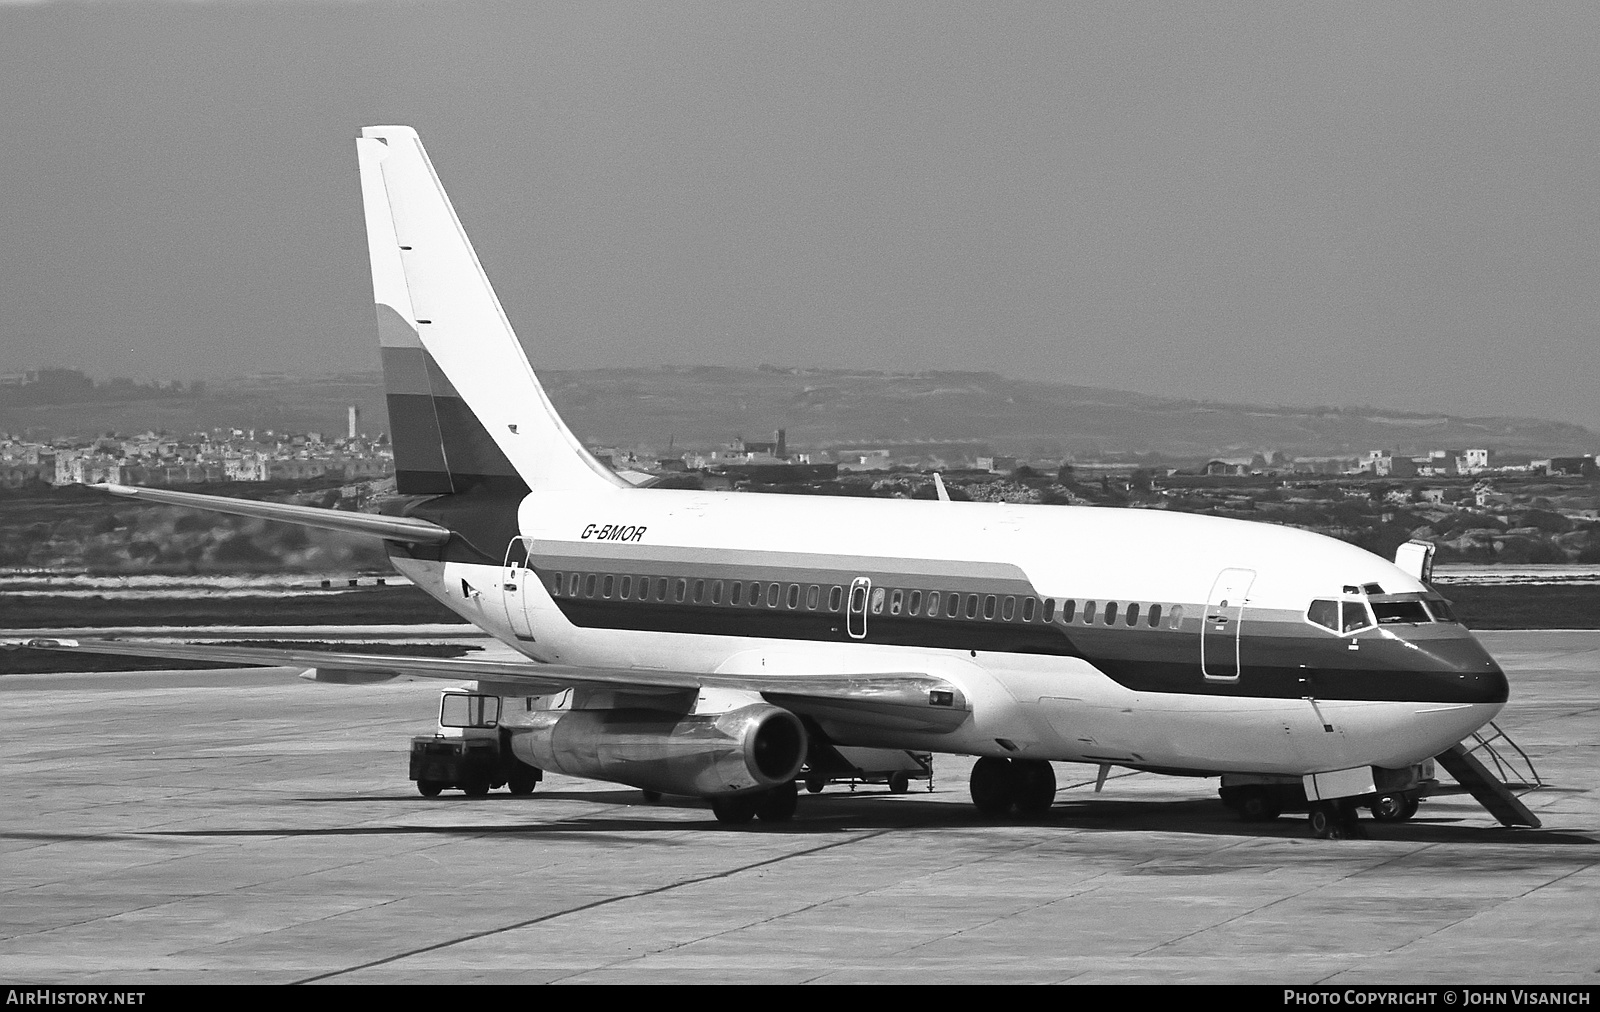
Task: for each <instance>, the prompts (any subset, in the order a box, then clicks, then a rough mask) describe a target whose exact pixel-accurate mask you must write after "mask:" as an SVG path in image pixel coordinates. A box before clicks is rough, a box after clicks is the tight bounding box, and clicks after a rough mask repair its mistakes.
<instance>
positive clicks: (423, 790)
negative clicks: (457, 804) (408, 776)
mask: <svg viewBox="0 0 1600 1012" xmlns="http://www.w3.org/2000/svg"><path fill="white" fill-rule="evenodd" d="M442 790H444V784H441V783H439V782H438V781H437V780H418V781H417V793H418V794H420V795H422V796H423V797H425V798H437V797H438V796H439V792H440V791H442Z"/></svg>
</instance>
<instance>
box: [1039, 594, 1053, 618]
mask: <svg viewBox="0 0 1600 1012" xmlns="http://www.w3.org/2000/svg"><path fill="white" fill-rule="evenodd" d="M1055 617H1056V599H1055V598H1053V597H1047V598H1045V599H1044V615H1043V616H1042V618H1043V619H1044V620H1045V621H1046V622H1053V621H1055Z"/></svg>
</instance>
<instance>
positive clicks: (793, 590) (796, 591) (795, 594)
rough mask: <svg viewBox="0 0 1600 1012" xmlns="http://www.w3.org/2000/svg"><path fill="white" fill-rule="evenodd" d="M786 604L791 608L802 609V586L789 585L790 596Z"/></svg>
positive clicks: (785, 601) (796, 584)
mask: <svg viewBox="0 0 1600 1012" xmlns="http://www.w3.org/2000/svg"><path fill="white" fill-rule="evenodd" d="M784 604H786V605H788V606H789V607H790V608H798V607H800V585H799V584H798V583H791V584H789V596H788V597H787V598H786V599H785V600H784Z"/></svg>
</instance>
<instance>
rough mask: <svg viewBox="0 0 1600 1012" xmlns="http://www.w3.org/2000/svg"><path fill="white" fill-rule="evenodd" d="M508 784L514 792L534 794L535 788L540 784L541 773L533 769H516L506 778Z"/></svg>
mask: <svg viewBox="0 0 1600 1012" xmlns="http://www.w3.org/2000/svg"><path fill="white" fill-rule="evenodd" d="M506 786H507V787H508V788H510V790H511V793H512V794H517V795H523V794H532V793H533V789H534V788H535V787H538V786H539V774H538V772H537V771H532V770H516V771H514V772H513V773H512V774H511V776H510V777H509V778H508V779H507V780H506Z"/></svg>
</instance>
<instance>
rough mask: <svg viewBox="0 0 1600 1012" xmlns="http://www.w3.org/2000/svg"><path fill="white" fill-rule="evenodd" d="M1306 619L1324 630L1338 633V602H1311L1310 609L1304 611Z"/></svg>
mask: <svg viewBox="0 0 1600 1012" xmlns="http://www.w3.org/2000/svg"><path fill="white" fill-rule="evenodd" d="M1306 618H1307V619H1308V620H1310V621H1312V622H1315V623H1316V624H1317V625H1320V626H1322V627H1323V628H1324V629H1332V630H1333V631H1334V632H1338V631H1339V602H1338V601H1312V602H1311V607H1310V608H1307V609H1306Z"/></svg>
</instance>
